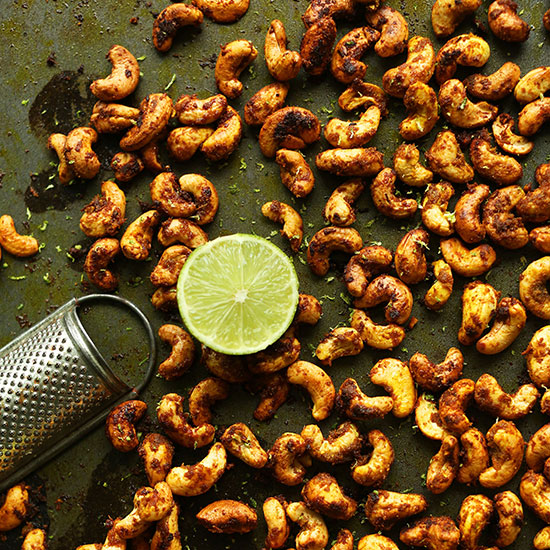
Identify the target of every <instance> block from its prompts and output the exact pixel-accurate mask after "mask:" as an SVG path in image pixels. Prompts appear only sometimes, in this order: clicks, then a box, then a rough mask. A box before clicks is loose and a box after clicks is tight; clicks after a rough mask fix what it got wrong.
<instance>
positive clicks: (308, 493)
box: [301, 472, 357, 521]
mask: <svg viewBox="0 0 550 550" xmlns="http://www.w3.org/2000/svg"><path fill="white" fill-rule="evenodd" d="M301 495H302V498H303V499H304V502H305V504H306V506H307V507H308V508H309V509H311V510H314V511H315V512H318V513H319V514H323V515H324V516H327V517H329V518H332V519H339V520H344V521H345V520H349V519H351V518H352V517H353V516H354V515H355V512H356V511H357V502H356V501H355V500H353V499H352V498H350V497H348V496H347V495H345V494H344V492H343V491H342V488H341V487H340V485H339V484H338V481H337V480H336V478H335V477H334V476H332V475H330V474H327V473H325V472H322V473H320V474H317V475H315V476H313V477H312V478H311V479H310V480H309V481H308V482H307V483H306V484H305V485H304V486H303V487H302V491H301Z"/></svg>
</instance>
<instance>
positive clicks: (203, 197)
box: [151, 174, 219, 225]
mask: <svg viewBox="0 0 550 550" xmlns="http://www.w3.org/2000/svg"><path fill="white" fill-rule="evenodd" d="M157 177H158V176H157ZM178 183H179V189H180V190H181V192H182V193H183V194H186V193H187V194H189V195H190V196H191V197H192V198H193V202H194V203H195V211H194V213H193V220H194V221H195V223H197V225H205V224H207V223H210V222H211V221H212V220H213V219H214V217H215V216H216V212H217V211H218V206H219V199H218V192H217V191H216V188H215V187H214V185H213V184H212V182H210V181H209V180H207V179H206V178H205V177H204V176H201V175H199V174H184V175H183V176H181V178H180V179H179V181H178ZM151 185H152V184H151ZM169 215H172V216H175V217H177V215H176V214H169Z"/></svg>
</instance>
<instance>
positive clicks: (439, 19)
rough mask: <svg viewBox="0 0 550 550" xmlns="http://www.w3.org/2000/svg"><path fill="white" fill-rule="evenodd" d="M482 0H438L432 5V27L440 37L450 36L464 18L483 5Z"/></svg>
mask: <svg viewBox="0 0 550 550" xmlns="http://www.w3.org/2000/svg"><path fill="white" fill-rule="evenodd" d="M481 4H482V2H481V0H466V1H464V0H436V1H435V2H434V4H433V6H432V27H433V30H434V33H435V35H436V36H437V37H438V38H443V37H445V36H449V35H451V34H453V32H455V30H456V28H457V27H458V25H460V23H462V21H464V19H465V18H466V17H467V16H468V15H471V14H473V13H475V11H476V10H477V9H478V8H479V6H481Z"/></svg>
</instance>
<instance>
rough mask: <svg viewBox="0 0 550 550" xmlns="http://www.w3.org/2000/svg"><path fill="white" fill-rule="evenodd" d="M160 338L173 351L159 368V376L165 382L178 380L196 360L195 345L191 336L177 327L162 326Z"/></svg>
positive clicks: (159, 332) (159, 331) (159, 333)
mask: <svg viewBox="0 0 550 550" xmlns="http://www.w3.org/2000/svg"><path fill="white" fill-rule="evenodd" d="M158 335H159V338H160V339H161V340H162V341H163V342H166V343H167V344H169V345H170V346H171V347H172V351H171V352H170V355H169V356H168V358H166V359H165V360H164V361H163V362H162V363H161V364H160V365H159V367H158V371H157V372H158V374H159V375H160V376H162V377H163V378H164V379H165V380H176V379H177V378H179V377H180V376H182V375H183V374H185V373H186V372H187V371H188V370H189V368H190V367H191V365H192V364H193V360H194V359H195V344H194V343H193V339H192V338H191V336H190V335H189V334H188V333H187V332H186V331H185V330H183V329H182V328H181V327H178V326H177V325H162V326H161V327H160V328H159V330H158Z"/></svg>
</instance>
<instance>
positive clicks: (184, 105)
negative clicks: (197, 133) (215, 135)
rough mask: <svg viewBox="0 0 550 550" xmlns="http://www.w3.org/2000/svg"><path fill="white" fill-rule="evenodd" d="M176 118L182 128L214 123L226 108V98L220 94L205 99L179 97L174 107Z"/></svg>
mask: <svg viewBox="0 0 550 550" xmlns="http://www.w3.org/2000/svg"><path fill="white" fill-rule="evenodd" d="M174 108H175V110H176V116H177V117H178V120H179V121H180V123H181V124H183V125H184V126H187V125H190V126H200V125H205V124H212V123H214V122H216V121H217V120H218V119H219V118H220V117H221V116H222V115H223V114H224V112H225V110H226V108H227V98H226V97H225V96H224V95H222V94H217V95H213V96H210V97H207V98H206V99H197V96H196V95H185V94H184V95H181V96H180V97H179V98H178V100H177V101H176V104H175V105H174Z"/></svg>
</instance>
